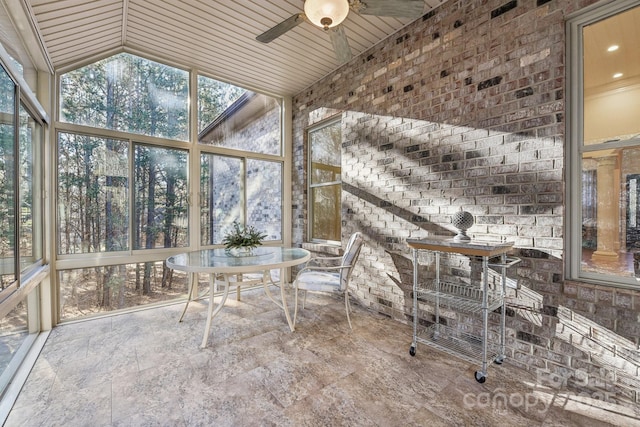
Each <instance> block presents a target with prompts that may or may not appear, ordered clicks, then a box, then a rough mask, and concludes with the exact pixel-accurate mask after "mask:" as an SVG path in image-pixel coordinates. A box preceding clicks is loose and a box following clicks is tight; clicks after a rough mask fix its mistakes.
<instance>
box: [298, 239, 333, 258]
mask: <svg viewBox="0 0 640 427" xmlns="http://www.w3.org/2000/svg"><path fill="white" fill-rule="evenodd" d="M302 249H306V250H308V251H309V252H311V253H312V254H314V255H323V256H340V255H342V247H341V246H339V245H331V244H328V243H311V242H306V243H302Z"/></svg>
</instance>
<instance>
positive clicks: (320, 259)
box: [307, 256, 342, 264]
mask: <svg viewBox="0 0 640 427" xmlns="http://www.w3.org/2000/svg"><path fill="white" fill-rule="evenodd" d="M327 261H342V257H341V256H326V257H322V256H315V257H313V258H311V259H310V260H309V261H307V264H311V263H316V262H327Z"/></svg>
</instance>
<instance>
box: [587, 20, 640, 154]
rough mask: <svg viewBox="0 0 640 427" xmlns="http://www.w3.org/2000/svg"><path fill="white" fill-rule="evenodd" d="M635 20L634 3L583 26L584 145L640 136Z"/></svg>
mask: <svg viewBox="0 0 640 427" xmlns="http://www.w3.org/2000/svg"><path fill="white" fill-rule="evenodd" d="M639 20H640V7H635V8H633V9H630V10H628V11H626V12H623V13H619V14H617V15H615V16H612V17H610V18H607V19H604V20H601V21H599V22H596V23H594V24H591V25H588V26H586V27H584V30H583V42H584V55H583V61H584V70H583V74H584V144H585V145H591V144H597V143H602V142H608V141H619V140H628V139H631V138H634V137H638V136H640V121H639V120H638V115H639V114H640V86H638V84H637V79H638V76H639V75H640V60H639V59H638V58H640V43H639V41H640V40H638V33H637V22H638V21H639ZM613 46H617V48H614V47H613Z"/></svg>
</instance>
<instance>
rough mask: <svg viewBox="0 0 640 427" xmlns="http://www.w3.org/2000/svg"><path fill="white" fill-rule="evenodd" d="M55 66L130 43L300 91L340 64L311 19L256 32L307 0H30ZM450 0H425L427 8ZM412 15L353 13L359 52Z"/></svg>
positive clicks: (208, 70)
mask: <svg viewBox="0 0 640 427" xmlns="http://www.w3.org/2000/svg"><path fill="white" fill-rule="evenodd" d="M27 1H28V3H29V5H30V13H31V14H32V15H33V16H32V19H33V20H34V22H35V23H36V26H37V27H38V29H39V31H40V36H41V38H42V42H43V44H44V46H45V49H46V53H47V55H48V57H49V60H50V62H51V64H52V65H53V67H54V69H55V70H59V69H64V68H66V67H69V66H70V65H73V64H77V63H81V62H83V61H86V60H87V59H88V58H96V57H100V56H104V55H105V54H106V53H108V52H113V51H116V50H130V51H133V52H136V53H141V54H147V55H150V56H152V57H154V58H156V59H160V60H167V61H170V63H172V64H174V65H179V66H184V67H194V68H196V69H198V70H201V71H202V72H203V73H205V74H207V75H209V76H211V77H214V78H217V79H220V80H223V81H227V82H230V83H234V84H237V85H239V86H243V87H247V88H250V89H254V90H259V91H263V92H267V93H272V94H281V95H293V94H296V93H298V92H300V91H302V90H303V89H304V88H306V87H308V86H309V85H311V84H312V83H314V82H315V81H317V80H319V79H320V78H322V77H323V76H325V75H327V74H329V73H330V72H331V71H333V70H334V69H336V68H337V67H339V66H340V64H339V63H338V61H337V60H336V58H335V55H334V52H333V48H332V45H331V41H330V38H329V35H328V34H325V33H324V32H323V31H322V30H321V29H319V28H317V27H314V26H313V25H312V24H310V23H308V22H304V23H302V24H301V25H298V26H297V27H296V28H294V29H292V30H290V31H289V32H287V33H286V34H284V35H282V36H281V37H279V38H277V39H276V40H274V41H272V42H271V43H269V44H263V43H260V42H258V41H256V40H255V37H256V36H257V35H259V34H261V33H262V32H264V31H266V30H267V29H269V28H271V27H273V26H274V25H276V24H278V23H280V22H282V21H283V20H285V19H286V18H289V17H290V16H292V15H293V14H296V13H300V12H302V11H303V3H304V1H303V0H234V1H230V0H182V1H178V0H58V1H53V0H27ZM444 1H445V0H425V9H424V10H425V13H426V12H428V11H429V10H431V9H433V8H435V7H437V6H439V5H440V4H441V3H444ZM413 20H414V19H413V18H390V17H376V16H364V15H359V14H357V13H355V12H353V11H351V12H350V13H349V15H348V16H347V19H346V21H345V22H344V23H343V25H344V28H345V31H346V33H347V37H348V39H349V44H350V46H351V50H352V52H353V54H354V56H356V55H358V54H359V53H361V52H363V51H365V50H366V49H368V48H370V47H371V46H373V45H375V44H376V43H378V42H379V41H381V40H383V39H385V38H386V37H387V36H389V35H391V34H393V33H394V32H396V31H397V30H398V29H400V28H402V27H404V26H405V25H407V24H408V23H410V22H411V21H413Z"/></svg>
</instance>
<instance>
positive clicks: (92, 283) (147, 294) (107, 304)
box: [58, 261, 206, 320]
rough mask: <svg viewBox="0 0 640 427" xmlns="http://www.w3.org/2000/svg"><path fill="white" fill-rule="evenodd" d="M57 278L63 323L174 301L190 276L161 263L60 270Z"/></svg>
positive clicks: (181, 293) (185, 289) (185, 291)
mask: <svg viewBox="0 0 640 427" xmlns="http://www.w3.org/2000/svg"><path fill="white" fill-rule="evenodd" d="M58 278H59V283H60V319H62V320H72V319H77V318H81V317H84V316H87V315H89V314H92V313H102V312H106V311H112V310H119V309H125V308H129V307H136V306H140V305H144V304H149V303H153V302H161V301H167V300H172V299H176V298H179V297H183V296H185V295H186V293H187V274H186V273H184V272H181V271H177V270H172V269H170V268H168V267H166V266H165V265H164V263H163V262H162V261H157V262H141V263H135V264H123V265H112V266H106V267H90V268H79V269H74V270H61V271H59V272H58ZM203 279H204V280H206V277H203Z"/></svg>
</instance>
